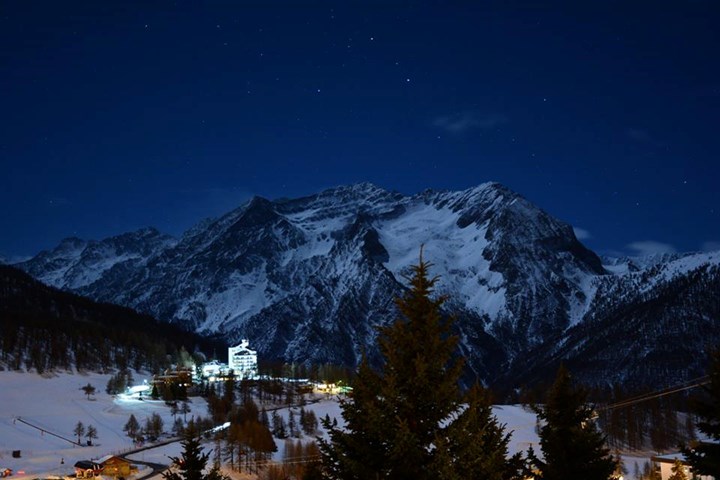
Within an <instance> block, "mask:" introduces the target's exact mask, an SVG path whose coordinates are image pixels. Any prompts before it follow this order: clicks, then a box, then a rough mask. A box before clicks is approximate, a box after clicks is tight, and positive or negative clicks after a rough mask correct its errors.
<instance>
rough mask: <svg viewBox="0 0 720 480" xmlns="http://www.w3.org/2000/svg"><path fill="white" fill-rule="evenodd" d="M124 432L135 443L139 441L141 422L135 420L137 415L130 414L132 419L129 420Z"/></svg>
mask: <svg viewBox="0 0 720 480" xmlns="http://www.w3.org/2000/svg"><path fill="white" fill-rule="evenodd" d="M123 431H124V432H125V433H126V434H127V436H128V437H130V438H131V439H132V440H133V441H137V438H138V435H139V434H140V422H138V421H137V418H135V415H133V414H130V418H129V419H128V421H127V423H126V424H125V426H124V427H123Z"/></svg>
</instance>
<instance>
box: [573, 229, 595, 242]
mask: <svg viewBox="0 0 720 480" xmlns="http://www.w3.org/2000/svg"><path fill="white" fill-rule="evenodd" d="M573 232H575V238H577V239H578V240H587V239H588V238H592V235H591V234H590V232H588V231H587V230H585V229H584V228H580V227H573Z"/></svg>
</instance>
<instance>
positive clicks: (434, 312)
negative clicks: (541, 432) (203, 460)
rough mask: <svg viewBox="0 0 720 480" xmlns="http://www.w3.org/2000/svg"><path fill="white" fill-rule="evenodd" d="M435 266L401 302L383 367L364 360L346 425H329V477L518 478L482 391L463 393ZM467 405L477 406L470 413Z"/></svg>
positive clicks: (387, 335) (422, 266)
mask: <svg viewBox="0 0 720 480" xmlns="http://www.w3.org/2000/svg"><path fill="white" fill-rule="evenodd" d="M429 266H430V265H429V264H428V263H426V262H424V261H423V259H422V252H421V256H420V262H419V264H418V265H417V266H415V267H413V276H412V278H411V279H410V289H409V290H408V292H407V293H406V294H405V295H404V296H403V298H401V299H398V300H397V306H398V310H399V312H400V318H399V319H398V320H397V321H396V322H395V323H394V324H393V325H391V326H388V327H384V328H382V329H381V330H380V336H379V347H380V353H381V355H382V359H383V365H382V367H381V369H380V370H379V371H375V370H374V369H373V368H371V366H370V365H369V363H368V361H367V359H366V358H364V359H363V361H362V362H361V364H360V366H359V368H358V372H357V376H356V379H355V382H354V384H353V392H352V395H351V397H350V399H348V400H345V401H343V402H342V403H341V409H342V415H343V418H344V419H345V427H344V428H343V429H339V428H337V426H333V425H332V424H330V422H329V419H326V420H324V421H323V425H324V426H325V428H326V429H328V431H329V436H330V439H329V441H325V440H322V439H320V450H321V453H322V457H323V469H324V474H325V476H326V477H327V478H333V479H343V480H345V479H368V480H370V479H376V478H390V479H409V478H412V479H418V480H423V479H436V478H443V479H445V478H485V477H483V475H484V474H485V473H486V472H487V471H488V470H487V469H485V468H484V467H485V466H486V465H488V464H492V465H493V467H494V468H495V471H496V473H497V476H494V477H487V478H506V479H507V478H512V475H513V467H514V465H513V464H512V462H507V461H505V458H504V456H502V458H500V456H498V455H497V452H498V451H501V450H504V448H505V447H506V445H507V443H506V440H507V437H506V436H505V435H503V433H502V427H500V426H499V425H498V424H497V423H496V422H495V421H494V420H493V419H491V418H490V416H489V409H487V410H484V408H485V406H486V404H485V403H483V402H484V399H482V397H481V396H480V394H479V393H478V390H475V391H473V393H471V396H470V397H468V399H465V398H463V396H462V395H461V393H460V390H459V387H458V380H459V377H460V373H461V370H462V367H463V361H462V359H458V358H455V357H454V354H455V353H456V347H457V342H458V339H457V337H455V336H453V335H451V325H452V320H451V319H447V318H444V317H443V316H442V314H441V307H442V305H443V303H444V301H445V299H444V298H442V297H441V298H437V299H433V298H431V297H432V292H433V287H434V285H435V283H436V281H437V278H429V277H428V269H429ZM473 395H474V396H475V397H473ZM465 400H468V401H469V402H470V406H469V407H468V408H465V410H463V408H464V406H463V401H465ZM486 414H487V415H486ZM468 428H469V430H468ZM478 443H480V444H483V445H486V446H490V445H492V447H491V448H489V449H482V448H475V447H474V445H476V444H478ZM478 456H479V457H478Z"/></svg>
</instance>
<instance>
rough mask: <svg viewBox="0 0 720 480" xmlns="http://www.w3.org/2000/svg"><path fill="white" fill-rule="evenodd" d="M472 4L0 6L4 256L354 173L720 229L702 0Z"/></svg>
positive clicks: (712, 89)
mask: <svg viewBox="0 0 720 480" xmlns="http://www.w3.org/2000/svg"><path fill="white" fill-rule="evenodd" d="M386 3H392V4H393V6H387V5H386ZM473 3H476V2H444V4H441V3H440V2H433V3H429V2H365V4H364V6H360V4H359V3H358V2H347V1H343V2H336V3H330V2H312V3H311V2H296V1H287V2H261V1H227V2H175V3H172V2H145V1H142V2H128V1H122V2H113V1H102V2H98V1H92V2H90V1H88V2H56V1H46V2H37V1H32V0H28V1H26V0H23V1H14V0H10V1H4V2H2V3H0V113H1V114H2V128H0V162H1V166H2V177H1V178H0V205H2V207H1V208H0V229H1V231H2V232H3V233H2V235H0V255H4V256H6V257H17V256H24V255H33V254H35V253H37V252H38V251H39V250H41V249H46V248H51V247H53V246H54V245H56V244H57V243H58V241H59V240H60V239H62V238H64V237H67V236H79V237H81V238H86V239H100V238H104V237H106V236H110V235H114V234H118V233H122V232H125V231H129V230H133V229H137V228H140V227H143V226H156V227H157V228H159V229H160V230H162V231H165V232H168V233H172V234H179V233H181V232H182V231H183V230H185V229H187V228H188V227H190V226H191V225H192V224H194V223H196V222H197V221H199V220H201V219H202V218H205V217H208V216H216V215H219V214H222V213H225V212H227V211H229V210H230V209H232V208H235V207H237V206H238V205H240V204H241V203H242V202H243V201H244V200H246V199H247V198H248V197H249V196H250V195H253V194H257V195H261V196H264V197H266V198H270V199H273V198H279V197H294V196H300V195H305V194H310V193H313V192H317V191H319V190H321V189H323V188H327V187H331V186H335V185H340V184H348V183H353V182H359V181H370V182H373V183H375V184H377V185H379V186H381V187H383V188H386V189H389V190H397V191H400V192H402V193H406V194H412V193H416V192H419V191H421V190H424V189H426V188H432V189H464V188H467V187H470V186H474V185H477V184H480V183H483V182H486V181H490V180H494V181H499V182H501V183H504V184H505V185H507V186H508V187H510V188H512V189H513V190H515V191H517V192H519V193H520V194H522V195H524V196H525V197H527V198H528V199H530V200H531V201H533V202H534V203H536V204H537V205H539V206H540V207H541V208H543V209H544V210H546V211H548V212H549V213H551V214H553V215H554V216H556V217H558V218H560V219H562V220H564V221H566V222H568V223H570V224H572V225H574V226H576V227H578V228H580V229H581V231H582V232H583V234H582V235H581V237H583V241H584V242H585V243H586V244H587V245H588V246H589V247H590V248H592V249H594V250H596V251H597V252H599V253H610V252H625V253H634V252H638V251H663V250H671V249H676V250H677V251H694V250H701V249H710V248H712V249H718V248H720V222H719V221H718V220H719V218H718V214H719V213H720V212H719V211H718V209H719V208H720V205H718V203H719V202H718V200H719V199H720V195H719V194H718V187H717V185H718V183H719V181H720V157H719V154H720V132H719V127H718V126H719V125H720V118H719V117H720V115H719V113H720V27H718V25H720V4H719V3H718V2H717V1H707V2H703V1H687V2H645V3H642V4H641V3H640V2H617V3H615V2H592V3H591V2H575V3H576V4H582V6H576V7H573V8H570V9H568V8H567V4H566V6H565V7H563V8H560V7H559V6H557V5H556V6H545V7H538V6H536V5H533V4H536V3H537V2H526V3H527V5H525V6H523V4H521V3H512V2H502V3H499V2H498V3H492V2H477V3H481V4H482V6H471V4H473ZM627 3H633V4H634V7H632V8H628V7H627V6H625V4H627ZM530 5H533V6H530ZM548 5H549V4H548ZM671 5H674V6H671ZM579 231H580V230H579Z"/></svg>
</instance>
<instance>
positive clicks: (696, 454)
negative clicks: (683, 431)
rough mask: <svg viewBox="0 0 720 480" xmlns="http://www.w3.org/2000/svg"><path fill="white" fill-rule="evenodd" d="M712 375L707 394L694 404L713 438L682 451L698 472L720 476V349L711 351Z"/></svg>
mask: <svg viewBox="0 0 720 480" xmlns="http://www.w3.org/2000/svg"><path fill="white" fill-rule="evenodd" d="M709 376H710V384H709V385H707V386H706V387H704V388H703V390H704V396H703V397H700V398H695V399H694V401H693V402H692V404H691V406H692V409H693V411H694V412H695V413H696V414H697V415H698V417H700V420H701V421H699V422H698V423H697V429H698V430H700V431H701V432H702V433H704V434H705V435H706V436H707V438H708V439H709V440H710V441H708V442H696V443H694V444H692V445H691V446H689V447H688V446H684V447H683V449H682V452H683V455H685V459H686V460H687V462H688V463H689V464H690V466H691V467H692V469H693V473H694V474H696V475H710V476H713V477H715V478H720V348H718V349H716V350H715V351H713V352H712V353H711V360H710V372H709Z"/></svg>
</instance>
